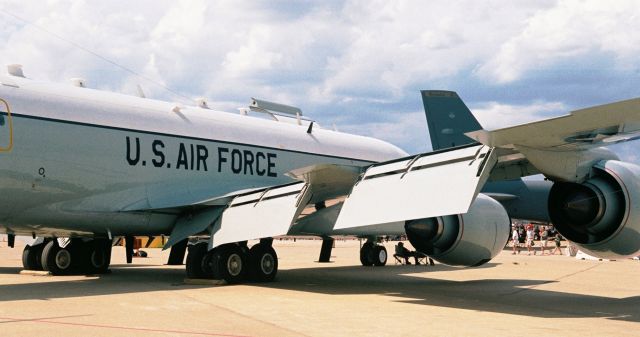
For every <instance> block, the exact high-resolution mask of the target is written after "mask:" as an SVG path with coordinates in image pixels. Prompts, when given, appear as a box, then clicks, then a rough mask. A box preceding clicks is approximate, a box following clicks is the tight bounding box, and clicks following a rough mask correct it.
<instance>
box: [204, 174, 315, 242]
mask: <svg viewBox="0 0 640 337" xmlns="http://www.w3.org/2000/svg"><path fill="white" fill-rule="evenodd" d="M305 186H307V185H306V184H305V183H296V184H292V185H287V186H283V187H277V188H272V189H268V190H266V191H262V192H257V193H251V194H246V195H242V196H238V197H236V198H235V199H234V200H233V201H232V202H231V204H230V205H229V207H228V208H227V209H226V210H225V211H224V212H223V213H222V216H221V217H220V218H219V219H218V221H216V223H215V224H214V226H213V230H212V233H211V234H212V235H211V243H210V247H212V248H215V247H217V246H220V245H223V244H225V243H231V242H239V241H245V240H253V239H260V238H266V237H273V236H278V235H284V234H286V233H287V232H288V231H289V227H290V226H291V224H292V223H293V221H294V219H295V218H296V217H297V216H298V214H299V212H300V211H301V210H302V208H304V206H305V205H306V201H307V200H308V198H309V193H307V191H308V189H307V188H305Z"/></svg>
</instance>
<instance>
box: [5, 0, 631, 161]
mask: <svg viewBox="0 0 640 337" xmlns="http://www.w3.org/2000/svg"><path fill="white" fill-rule="evenodd" d="M639 8H640V7H638V6H637V5H636V4H635V2H633V1H618V2H616V4H615V6H613V5H610V4H609V5H606V4H604V3H601V2H599V1H553V0H545V1H536V2H530V1H483V2H477V1H450V2H433V1H429V2H426V1H414V0H405V1H393V2H389V1H383V0H368V1H365V0H348V1H329V2H297V1H275V2H274V1H248V0H237V1H230V0H221V1H205V0H194V1H185V0H174V1H168V0H154V1H151V0H140V1H134V2H131V1H124V0H113V1H105V2H84V1H71V0H57V1H53V0H51V1H45V2H27V1H19V0H7V1H4V3H3V5H2V6H1V7H0V16H1V17H2V21H1V22H2V24H1V25H0V63H5V64H6V63H22V64H23V65H24V67H25V73H26V74H27V76H30V77H33V78H37V79H46V80H51V81H58V82H60V81H67V80H68V78H70V77H78V76H79V77H85V78H86V79H87V80H88V83H89V84H90V85H91V86H93V87H98V88H102V89H108V90H115V91H124V92H127V93H134V92H135V88H136V85H137V84H142V86H143V87H144V89H145V92H146V93H147V96H150V97H155V98H161V99H166V100H182V101H184V100H185V98H184V97H182V96H188V97H201V96H204V97H208V98H209V101H210V102H211V105H212V106H213V107H215V108H217V109H225V110H235V108H237V107H240V106H244V105H246V104H247V102H248V98H249V97H251V96H254V97H260V98H264V99H268V100H274V101H280V102H282V103H286V104H292V105H296V106H300V107H302V108H303V110H304V111H305V113H307V114H308V115H311V116H312V117H316V118H317V119H319V121H320V122H321V123H323V124H324V125H330V124H331V123H333V122H336V123H337V124H338V127H339V129H341V130H348V131H353V132H356V133H360V134H366V135H372V136H378V137H383V138H386V139H388V140H391V141H393V142H397V143H398V145H401V146H403V147H404V148H405V149H407V150H408V151H410V152H417V151H420V150H421V149H423V147H422V146H423V145H422V144H424V139H426V131H425V130H426V126H425V122H424V116H423V114H422V113H421V112H420V113H418V112H416V111H417V110H418V109H420V107H421V103H420V101H419V92H418V90H419V89H430V88H441V89H452V90H459V91H460V94H461V95H462V96H463V97H470V99H469V100H468V101H467V103H468V105H469V106H471V107H472V108H474V109H473V110H475V111H476V112H477V113H478V114H479V116H478V117H479V119H481V121H483V123H486V124H487V126H493V125H494V124H492V123H493V121H498V120H501V121H504V122H505V124H506V122H509V123H520V122H524V121H528V120H531V119H534V118H538V117H544V116H547V115H550V114H552V113H555V112H560V113H564V112H566V111H567V110H569V108H575V107H581V106H588V105H591V104H592V103H593V102H591V101H589V100H590V99H593V97H602V96H603V95H604V96H605V98H608V97H609V96H610V94H613V95H622V94H621V93H625V94H631V95H633V94H634V93H636V91H637V85H635V83H637V79H638V76H639V74H640V71H639V70H640V61H639V60H638V58H637V57H635V55H637V53H638V49H639V48H640V41H639V39H640V35H638V34H637V31H638V28H639V27H638V24H637V22H640V20H638V13H639V11H640V9H639ZM13 15H17V16H19V17H20V18H15V17H14V16H13ZM93 53H95V54H98V55H100V57H96V56H95V55H94V54H93ZM101 57H102V58H101ZM103 58H104V59H103ZM105 59H107V60H109V61H114V62H115V63H118V64H120V65H122V66H123V67H125V68H126V69H130V70H133V71H134V72H136V73H138V74H139V75H135V74H132V73H130V72H129V71H127V70H123V69H121V68H118V67H116V66H114V65H113V64H111V63H110V62H108V61H105ZM594 69H597V70H598V71H594ZM541 73H543V74H553V76H548V77H545V76H539V75H537V74H541ZM585 73H586V74H590V76H584V74H585ZM601 83H606V86H605V85H602V84H601ZM163 86H164V87H168V88H170V89H171V91H173V92H176V93H179V95H176V94H174V93H171V92H169V91H167V90H166V89H164V88H163ZM603 92H604V94H603ZM578 93H579V95H578ZM615 98H616V99H617V98H618V97H617V96H616V97H615ZM620 98H626V97H620ZM569 100H571V101H569ZM612 100H613V98H612ZM605 102H606V101H599V102H598V103H605ZM485 116H488V117H485ZM485 118H486V122H485V121H484V119H485ZM495 126H496V127H499V126H503V125H497V124H495Z"/></svg>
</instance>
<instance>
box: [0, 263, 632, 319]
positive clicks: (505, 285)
mask: <svg viewBox="0 0 640 337" xmlns="http://www.w3.org/2000/svg"><path fill="white" fill-rule="evenodd" d="M494 266H495V264H491V263H489V264H486V265H485V266H483V267H484V268H492V267H494ZM445 270H451V271H450V272H455V270H461V269H459V268H454V267H449V266H445V265H435V266H401V265H389V266H387V267H385V268H379V267H361V266H348V267H332V268H326V267H318V268H303V269H292V270H280V271H279V272H278V277H277V279H276V282H273V283H265V284H260V283H254V284H249V286H256V287H265V288H272V289H282V290H289V291H300V292H310V293H319V294H326V295H370V294H381V295H386V296H393V297H397V298H398V300H399V301H401V302H405V303H411V304H416V305H429V306H441V307H451V308H457V309H466V310H478V311H488V312H496V313H504V314H514V315H523V316H534V317H542V318H583V317H584V318H609V319H615V320H623V321H630V322H640V296H633V297H627V298H621V299H618V298H611V297H602V296H592V295H581V294H573V293H566V292H559V291H549V290H542V289H536V287H537V286H539V285H542V284H547V283H553V282H555V281H547V280H532V279H529V280H526V279H484V280H469V281H450V280H442V279H435V278H428V277H425V274H424V273H425V272H429V271H445ZM19 271H20V268H8V267H3V268H0V274H17V273H19ZM416 273H420V276H419V277H418V276H412V274H416ZM184 277H185V274H184V270H183V269H181V268H166V267H162V266H144V267H138V268H134V267H131V266H127V265H113V266H112V273H111V274H108V275H103V276H90V277H86V279H81V280H77V279H74V280H65V277H44V278H45V281H43V282H39V281H37V280H36V281H34V282H29V283H23V284H7V285H0V302H3V301H14V300H49V299H54V298H67V297H80V296H97V295H108V294H127V293H144V292H151V291H163V290H164V291H166V290H179V289H184V287H189V288H190V289H198V288H202V290H203V291H215V289H216V288H217V287H215V286H195V285H185V284H184ZM75 278H77V277H75ZM505 324H508V323H507V322H505Z"/></svg>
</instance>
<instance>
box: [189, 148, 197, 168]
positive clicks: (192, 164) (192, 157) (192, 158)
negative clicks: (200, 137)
mask: <svg viewBox="0 0 640 337" xmlns="http://www.w3.org/2000/svg"><path fill="white" fill-rule="evenodd" d="M189 148H190V149H191V152H190V153H191V160H190V162H191V166H189V167H190V168H191V169H192V170H193V168H194V167H195V165H194V163H193V161H194V160H196V156H195V155H194V152H193V144H189Z"/></svg>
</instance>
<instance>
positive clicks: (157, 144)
mask: <svg viewBox="0 0 640 337" xmlns="http://www.w3.org/2000/svg"><path fill="white" fill-rule="evenodd" d="M152 148H153V154H155V155H156V157H157V158H158V159H157V160H156V158H154V159H152V160H151V162H152V163H153V166H155V167H162V166H164V152H162V150H163V149H164V143H163V142H162V141H161V140H154V141H153V145H152Z"/></svg>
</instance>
